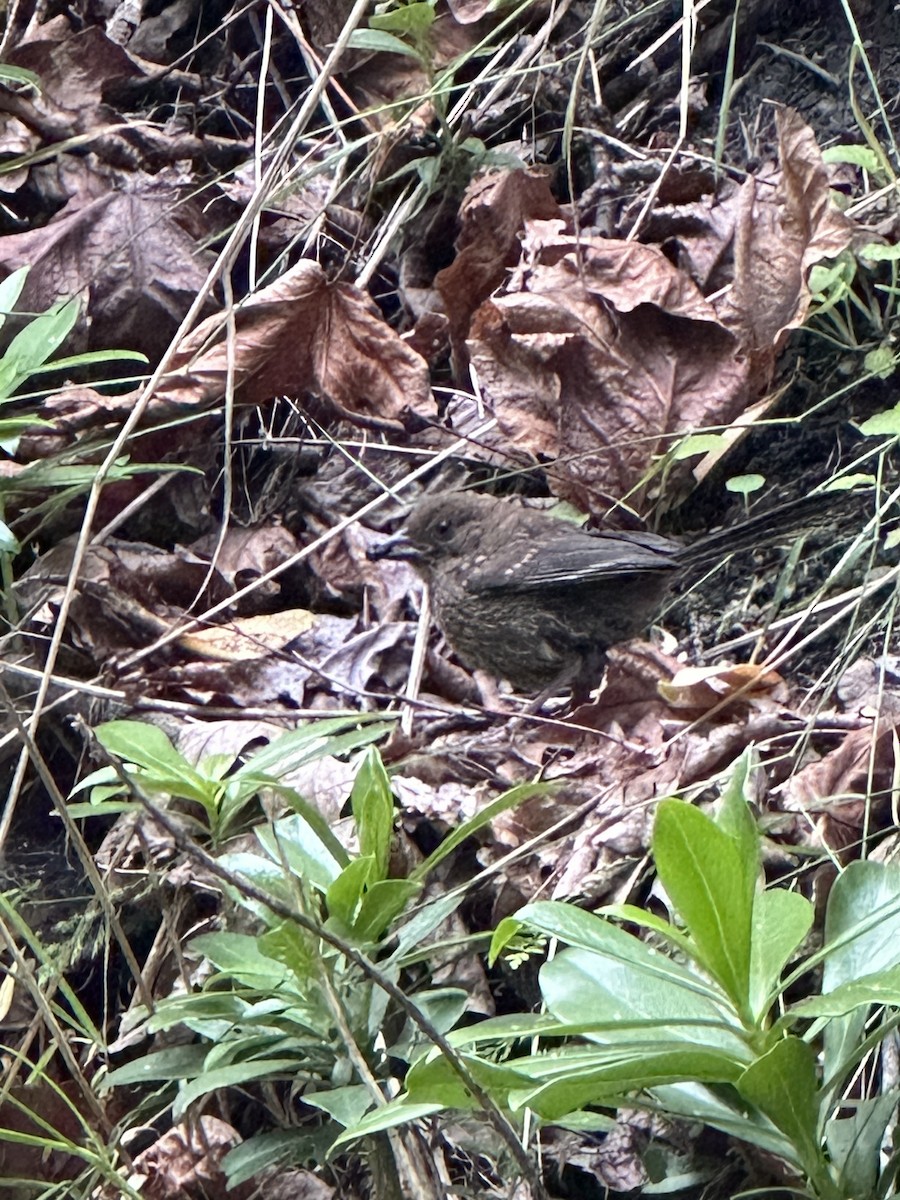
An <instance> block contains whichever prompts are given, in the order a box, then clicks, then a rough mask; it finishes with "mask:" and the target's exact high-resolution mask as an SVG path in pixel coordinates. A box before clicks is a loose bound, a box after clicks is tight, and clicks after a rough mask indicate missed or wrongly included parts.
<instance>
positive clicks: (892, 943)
mask: <svg viewBox="0 0 900 1200" xmlns="http://www.w3.org/2000/svg"><path fill="white" fill-rule="evenodd" d="M822 954H823V956H824V963H823V968H822V994H823V996H827V995H829V994H830V993H832V992H834V991H836V990H837V988H839V987H841V985H843V984H848V983H857V982H859V981H860V980H863V979H865V978H866V977H867V976H871V975H877V974H880V973H881V972H883V971H888V970H890V969H891V968H892V967H895V966H897V965H900V867H898V866H896V865H893V864H885V863H877V862H870V861H862V862H854V863H851V864H850V865H849V866H848V867H847V869H846V870H845V871H843V872H841V874H840V875H839V876H838V877H837V879H836V880H835V882H834V886H833V887H832V889H831V892H830V894H829V897H828V906H827V908H826V910H825V946H824V948H823V951H822ZM866 1016H867V1013H866V1010H865V1009H864V1008H863V1009H857V1010H855V1011H854V1012H852V1013H850V1015H848V1016H846V1017H839V1018H836V1019H835V1020H832V1021H831V1022H829V1024H828V1025H827V1027H826V1029H825V1076H826V1078H827V1079H832V1080H834V1081H835V1082H837V1081H839V1079H840V1077H841V1075H842V1073H843V1072H844V1071H845V1070H847V1069H849V1065H850V1060H851V1059H852V1056H853V1053H854V1051H855V1049H856V1047H857V1045H858V1044H859V1041H860V1038H861V1037H862V1034H863V1028H864V1025H865V1021H866Z"/></svg>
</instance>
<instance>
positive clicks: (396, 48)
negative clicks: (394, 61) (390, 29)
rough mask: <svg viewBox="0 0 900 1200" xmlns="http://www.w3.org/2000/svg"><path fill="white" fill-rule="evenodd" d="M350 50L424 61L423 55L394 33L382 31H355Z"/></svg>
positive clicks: (351, 37) (351, 38) (351, 36)
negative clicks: (401, 56) (398, 55)
mask: <svg viewBox="0 0 900 1200" xmlns="http://www.w3.org/2000/svg"><path fill="white" fill-rule="evenodd" d="M349 45H350V48H351V49H352V50H373V51H375V52H376V53H379V54H402V55H403V56H404V57H405V58H414V59H415V60H416V61H417V62H421V61H422V55H421V54H420V53H419V51H418V50H416V49H415V48H414V47H413V46H409V45H407V43H406V42H404V41H402V40H401V39H400V38H398V37H394V35H393V34H392V33H386V32H384V31H383V30H381V29H354V31H353V33H352V34H351V35H350V42H349Z"/></svg>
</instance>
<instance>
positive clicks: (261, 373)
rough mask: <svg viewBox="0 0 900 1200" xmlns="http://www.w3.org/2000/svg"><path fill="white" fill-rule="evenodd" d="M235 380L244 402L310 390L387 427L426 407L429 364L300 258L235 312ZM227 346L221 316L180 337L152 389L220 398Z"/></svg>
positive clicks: (203, 399) (192, 401)
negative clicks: (161, 377)
mask: <svg viewBox="0 0 900 1200" xmlns="http://www.w3.org/2000/svg"><path fill="white" fill-rule="evenodd" d="M235 324H236V329H237V332H236V335H235V339H234V346H233V354H234V372H235V375H234V377H235V384H236V386H237V387H238V389H239V391H238V400H239V402H240V403H243V404H265V403H266V402H268V401H269V400H271V398H272V397H273V396H279V395H290V396H297V395H301V394H302V393H304V392H314V393H316V394H320V395H324V396H326V397H327V398H328V399H329V400H330V401H331V402H332V403H333V404H334V405H335V407H336V408H338V409H339V411H340V412H341V413H342V414H343V415H344V416H345V417H347V419H348V420H350V421H353V422H355V423H356V424H364V425H372V426H375V427H385V426H390V427H394V428H396V427H397V425H398V424H399V422H400V419H401V417H402V415H403V414H404V412H405V410H406V409H408V408H413V409H415V408H417V407H418V408H421V409H426V408H430V396H431V392H430V388H429V380H428V367H427V364H426V363H425V361H424V360H423V359H422V358H421V357H420V356H419V355H418V354H416V353H415V351H413V350H411V349H409V347H408V346H407V345H406V344H405V343H404V342H403V340H402V339H401V338H399V337H398V336H397V334H396V333H394V331H393V330H392V329H391V327H390V326H389V325H388V324H387V323H386V322H385V321H384V319H383V318H382V317H381V315H380V314H379V313H378V310H377V309H376V308H375V305H374V304H373V303H372V301H371V300H370V299H369V298H368V296H366V294H365V293H364V292H361V291H360V290H359V289H358V288H355V287H353V286H352V285H350V284H346V283H330V282H329V281H328V278H327V277H326V275H325V272H324V271H323V270H322V268H321V267H320V266H318V264H317V263H314V262H309V261H305V260H304V261H302V262H299V263H297V265H296V266H295V267H293V268H291V270H289V271H287V272H285V274H284V275H282V276H281V277H280V278H279V279H277V280H276V281H275V282H274V283H273V284H270V285H269V286H268V287H266V288H262V289H261V290H260V291H258V292H256V293H254V294H253V295H252V296H250V297H249V298H248V299H247V301H246V302H245V303H243V304H242V305H241V306H240V307H239V308H237V309H236V311H235ZM228 360H229V349H228V347H227V345H226V339H225V336H224V321H223V318H222V316H221V315H217V316H215V317H213V318H209V319H208V320H206V321H204V322H203V323H202V324H201V325H200V326H198V328H197V329H196V330H195V331H194V333H193V334H191V336H190V337H189V338H187V339H186V340H185V341H184V343H183V344H182V346H181V347H180V349H179V352H178V354H177V356H176V357H175V359H174V361H173V364H172V374H171V375H170V376H169V377H168V378H167V379H166V381H165V383H164V384H163V386H162V387H161V389H160V392H159V396H160V398H161V399H162V400H163V401H165V402H167V403H168V404H171V405H185V406H189V407H194V406H196V405H204V404H211V403H216V402H218V401H219V400H220V399H221V398H222V397H223V396H224V394H225V381H226V372H227V367H228Z"/></svg>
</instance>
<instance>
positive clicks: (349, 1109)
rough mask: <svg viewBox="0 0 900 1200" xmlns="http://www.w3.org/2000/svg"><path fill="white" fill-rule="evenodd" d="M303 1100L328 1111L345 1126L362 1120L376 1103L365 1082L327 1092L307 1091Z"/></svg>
mask: <svg viewBox="0 0 900 1200" xmlns="http://www.w3.org/2000/svg"><path fill="white" fill-rule="evenodd" d="M303 1100H304V1102H305V1103H306V1104H311V1105H312V1106H313V1107H314V1108H321V1109H322V1111H323V1112H327V1113H328V1115H329V1116H331V1117H334V1119H335V1121H337V1122H338V1124H339V1125H343V1126H344V1128H346V1127H347V1126H348V1125H356V1124H357V1123H358V1122H359V1121H361V1120H362V1119H363V1117H364V1116H365V1115H366V1113H367V1112H368V1111H369V1109H370V1108H371V1107H372V1105H373V1104H374V1103H375V1101H374V1100H373V1098H372V1092H371V1091H370V1089H369V1088H368V1087H367V1086H366V1084H364V1083H353V1084H350V1085H348V1086H347V1087H338V1088H329V1089H328V1091H327V1092H326V1091H323V1092H305V1093H304V1095H303Z"/></svg>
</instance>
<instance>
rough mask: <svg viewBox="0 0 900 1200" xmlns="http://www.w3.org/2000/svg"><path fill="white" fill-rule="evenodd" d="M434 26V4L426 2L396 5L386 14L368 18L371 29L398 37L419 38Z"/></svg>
mask: <svg viewBox="0 0 900 1200" xmlns="http://www.w3.org/2000/svg"><path fill="white" fill-rule="evenodd" d="M433 24H434V3H433V2H432V3H429V2H428V0H413V3H411V4H402V5H397V6H396V7H394V8H391V9H388V10H387V11H386V12H380V13H375V14H374V15H373V16H371V17H369V25H370V27H371V28H372V29H386V30H390V32H391V33H396V34H399V35H400V36H409V37H413V38H420V37H422V36H423V35H425V34H426V33H427V32H428V31H429V29H431V27H432V25H433Z"/></svg>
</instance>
